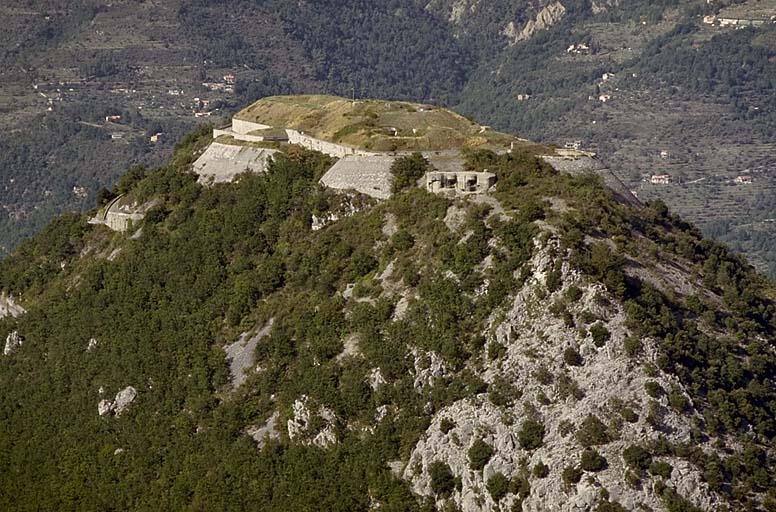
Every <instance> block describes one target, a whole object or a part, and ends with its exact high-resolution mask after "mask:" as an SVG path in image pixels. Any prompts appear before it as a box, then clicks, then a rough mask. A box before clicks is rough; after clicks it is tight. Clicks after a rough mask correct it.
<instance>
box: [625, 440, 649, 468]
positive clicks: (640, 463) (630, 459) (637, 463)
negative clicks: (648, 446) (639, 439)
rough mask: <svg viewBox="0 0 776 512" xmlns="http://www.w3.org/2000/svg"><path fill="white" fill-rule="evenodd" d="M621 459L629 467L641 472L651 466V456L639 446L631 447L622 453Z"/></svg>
mask: <svg viewBox="0 0 776 512" xmlns="http://www.w3.org/2000/svg"><path fill="white" fill-rule="evenodd" d="M622 458H623V460H625V464H627V465H628V466H629V467H631V468H633V469H635V470H637V471H643V470H645V469H647V468H649V466H650V464H652V455H651V454H650V453H649V452H648V451H647V450H645V449H644V448H642V447H641V446H639V445H631V446H629V447H627V448H625V449H624V450H623V451H622Z"/></svg>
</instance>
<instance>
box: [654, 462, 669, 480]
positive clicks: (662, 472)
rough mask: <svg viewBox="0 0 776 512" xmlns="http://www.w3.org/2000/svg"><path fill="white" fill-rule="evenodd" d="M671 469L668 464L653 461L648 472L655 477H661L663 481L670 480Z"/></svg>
mask: <svg viewBox="0 0 776 512" xmlns="http://www.w3.org/2000/svg"><path fill="white" fill-rule="evenodd" d="M673 469H674V468H673V467H672V466H671V464H669V463H668V462H663V461H654V462H653V463H652V464H650V465H649V472H650V473H652V474H653V475H656V476H662V477H663V478H665V479H668V478H671V472H672V471H673Z"/></svg>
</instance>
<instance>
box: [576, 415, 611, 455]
mask: <svg viewBox="0 0 776 512" xmlns="http://www.w3.org/2000/svg"><path fill="white" fill-rule="evenodd" d="M610 440H611V438H610V436H609V432H608V431H607V428H606V425H604V423H603V422H602V421H601V420H599V419H598V417H597V416H595V415H593V414H588V416H587V418H585V419H584V421H582V424H581V425H580V427H579V429H578V430H577V441H579V443H580V444H581V445H582V446H584V447H585V448H589V447H591V446H596V445H600V444H606V443H608V442H609V441H610Z"/></svg>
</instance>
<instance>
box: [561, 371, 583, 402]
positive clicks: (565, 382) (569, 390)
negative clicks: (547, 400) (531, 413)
mask: <svg viewBox="0 0 776 512" xmlns="http://www.w3.org/2000/svg"><path fill="white" fill-rule="evenodd" d="M557 392H558V396H560V398H561V400H565V399H566V398H568V397H569V396H573V397H574V398H576V399H577V400H582V399H583V398H584V397H585V392H584V391H582V390H581V389H580V387H579V384H577V382H576V381H575V380H574V379H572V378H571V377H569V376H568V375H566V374H565V373H562V374H560V375H559V376H558V379H557Z"/></svg>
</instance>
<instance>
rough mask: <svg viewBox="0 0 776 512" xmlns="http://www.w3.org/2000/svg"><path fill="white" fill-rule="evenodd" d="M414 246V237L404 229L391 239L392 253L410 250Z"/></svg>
mask: <svg viewBox="0 0 776 512" xmlns="http://www.w3.org/2000/svg"><path fill="white" fill-rule="evenodd" d="M413 245H415V237H413V236H412V234H411V233H410V232H409V231H407V230H406V229H400V230H399V231H397V232H396V234H395V235H393V236H392V237H391V248H392V250H393V252H402V251H407V250H409V249H412V246H413Z"/></svg>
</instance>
